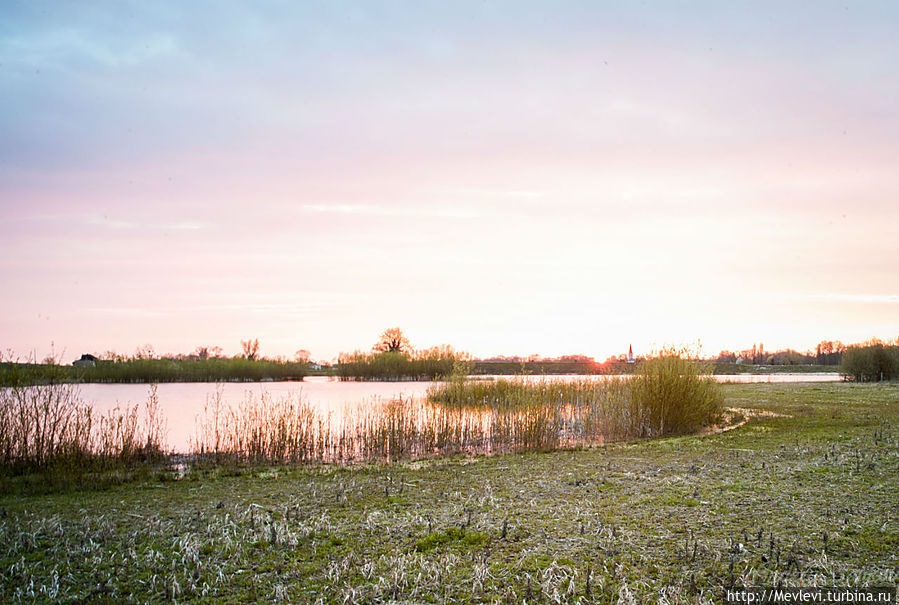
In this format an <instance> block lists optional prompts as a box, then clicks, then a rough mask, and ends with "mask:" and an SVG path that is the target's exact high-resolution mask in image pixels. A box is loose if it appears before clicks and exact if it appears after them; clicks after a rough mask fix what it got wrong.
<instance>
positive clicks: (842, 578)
mask: <svg viewBox="0 0 899 605" xmlns="http://www.w3.org/2000/svg"><path fill="white" fill-rule="evenodd" d="M722 389H723V392H724V396H725V400H724V405H725V406H728V407H732V408H740V409H742V410H744V413H745V414H746V415H747V416H748V417H749V421H748V422H747V423H746V424H744V425H742V426H741V427H740V428H738V429H735V430H732V431H728V432H723V433H718V434H711V435H708V436H698V435H688V436H679V437H672V438H665V439H655V440H648V441H638V442H628V443H620V444H612V445H607V446H602V447H593V448H587V449H574V450H562V451H556V452H551V453H520V454H507V455H499V456H492V457H455V458H449V459H434V460H423V461H417V462H403V463H396V464H388V465H372V466H369V465H360V466H352V467H341V466H336V465H317V466H312V467H305V468H303V467H265V468H257V469H255V470H245V471H243V472H241V473H238V474H233V473H230V472H227V471H226V470H225V469H221V468H215V467H213V468H208V469H204V470H203V471H202V472H197V473H195V474H193V475H189V476H187V477H186V478H184V479H181V480H175V479H174V478H173V477H172V476H168V477H166V476H162V475H154V476H151V477H149V478H147V479H146V480H144V481H141V482H137V483H132V484H129V485H120V486H115V487H111V488H110V489H108V490H106V491H94V492H82V493H63V494H53V495H47V496H40V497H36V496H27V497H26V496H18V497H17V496H11V495H8V494H7V495H2V496H0V601H3V602H16V601H25V602H45V601H76V600H87V601H93V600H101V601H103V600H105V601H108V602H121V601H141V602H144V601H154V602H159V601H171V600H177V601H179V602H180V601H191V602H207V603H219V602H226V603H227V602H233V603H236V602H248V601H287V602H299V603H315V602H319V599H321V601H322V602H325V603H378V602H385V603H386V602H409V603H413V602H414V603H421V602H424V603H428V602H440V603H443V602H483V603H495V602H500V603H503V602H507V603H519V602H522V601H523V600H527V602H528V603H539V602H546V603H555V602H561V603H577V602H581V603H593V602H595V603H618V602H622V603H629V602H633V603H657V602H666V603H719V602H721V600H722V590H723V588H724V587H727V586H731V585H734V586H741V585H772V584H777V583H783V584H784V585H786V586H793V585H801V586H834V585H837V586H839V585H854V586H865V585H884V584H886V585H895V583H896V579H897V576H899V551H897V548H896V545H897V543H899V517H897V508H896V504H897V499H896V486H897V485H899V431H897V428H899V385H896V384H850V383H826V384H825V383H819V384H747V385H725V386H723V387H722ZM588 586H589V588H588Z"/></svg>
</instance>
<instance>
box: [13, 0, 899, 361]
mask: <svg viewBox="0 0 899 605" xmlns="http://www.w3.org/2000/svg"><path fill="white" fill-rule="evenodd" d="M2 13H3V18H2V19H0V90H2V91H3V92H2V94H0V216H2V220H0V242H2V246H3V255H2V256H0V292H2V293H0V349H2V350H3V351H5V355H6V356H7V357H8V356H11V355H12V356H19V357H24V356H28V355H30V354H35V355H36V356H37V357H38V358H41V357H42V356H43V355H45V354H47V353H49V352H50V351H51V348H52V350H53V351H55V353H56V354H61V355H62V356H63V358H64V360H66V361H68V360H70V359H75V358H77V357H79V356H80V354H81V353H86V352H91V353H94V354H100V353H103V352H105V351H108V350H115V351H118V352H119V353H124V354H131V353H133V352H134V350H135V349H136V348H137V347H142V346H145V345H151V346H152V347H153V348H154V350H155V351H156V352H157V353H160V354H162V353H188V352H190V351H192V350H194V349H195V348H196V347H198V346H220V347H222V349H223V350H224V352H225V353H226V354H236V353H238V352H239V351H240V341H241V340H245V339H249V338H258V339H259V342H260V352H261V354H263V355H268V356H275V355H284V356H287V357H292V356H293V354H294V352H295V351H297V350H298V349H306V350H309V351H310V352H311V353H312V357H313V358H314V359H322V360H329V359H333V358H334V357H335V356H336V355H337V354H338V353H339V352H341V351H352V350H355V349H361V350H368V349H369V348H370V347H371V346H372V344H374V342H375V341H376V340H377V337H378V335H379V334H380V333H381V332H382V331H383V330H384V329H386V328H389V327H392V326H400V327H401V328H402V329H403V330H404V332H405V333H406V334H407V335H408V337H409V339H410V340H411V342H412V344H413V345H414V346H418V347H426V346H431V345H437V344H443V343H447V344H451V345H453V346H455V347H456V348H457V349H462V350H465V351H469V352H470V353H472V354H473V355H475V356H480V357H487V356H492V355H531V354H539V355H544V356H556V355H564V354H585V355H591V356H595V357H597V358H598V359H605V358H606V357H607V356H610V355H617V354H620V353H623V352H625V351H627V348H628V345H630V344H633V347H634V351H635V353H637V354H642V353H645V352H649V351H652V350H657V349H659V348H661V347H663V346H668V345H674V346H684V345H687V346H691V347H694V348H695V347H697V346H701V347H702V352H703V353H704V354H715V353H717V352H718V351H720V350H722V349H735V350H739V349H745V348H749V347H751V346H752V344H753V343H758V342H762V343H764V345H765V348H766V349H768V350H775V349H778V348H786V347H791V348H796V349H800V350H803V349H806V348H814V346H815V344H816V343H818V342H819V341H821V340H825V339H826V340H841V341H843V342H846V343H851V342H858V341H862V340H865V339H868V338H871V337H879V338H882V339H895V338H896V337H899V178H897V174H899V172H897V166H899V4H897V3H895V2H891V1H889V2H888V1H883V2H873V1H872V2H828V1H814V2H811V1H809V2H790V3H784V2H757V1H754V2H736V1H735V2H726V3H723V2H678V1H672V2H640V3H638V2H628V3H620V2H600V1H596V2H565V1H562V2H529V1H524V0H514V1H509V2H497V1H493V0H484V1H478V2H467V1H461V2H428V1H418V0H417V1H415V2H411V1H405V2H384V1H379V0H373V1H369V0H366V1H360V2H341V1H321V2H315V1H309V2H302V3H298V2H256V3H246V2H228V1H215V2H189V3H186V2H166V1H159V2H120V1H116V2H78V3H60V2H41V1H27V2H18V1H13V0H3V2H2Z"/></svg>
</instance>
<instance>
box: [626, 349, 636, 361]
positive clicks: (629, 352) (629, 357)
mask: <svg viewBox="0 0 899 605" xmlns="http://www.w3.org/2000/svg"><path fill="white" fill-rule="evenodd" d="M627 362H628V363H637V360H636V359H634V345H628V347H627Z"/></svg>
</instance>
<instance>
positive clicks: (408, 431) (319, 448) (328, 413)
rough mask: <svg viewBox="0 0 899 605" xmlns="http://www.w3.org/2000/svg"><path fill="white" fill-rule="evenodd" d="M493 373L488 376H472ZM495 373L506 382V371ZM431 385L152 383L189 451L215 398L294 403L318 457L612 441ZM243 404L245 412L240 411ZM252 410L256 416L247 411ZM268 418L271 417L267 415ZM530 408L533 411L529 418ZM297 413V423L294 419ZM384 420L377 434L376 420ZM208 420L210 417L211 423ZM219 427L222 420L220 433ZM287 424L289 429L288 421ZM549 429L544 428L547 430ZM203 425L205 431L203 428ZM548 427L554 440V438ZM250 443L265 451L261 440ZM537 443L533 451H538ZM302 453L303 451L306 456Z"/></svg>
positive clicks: (225, 407) (826, 377)
mask: <svg viewBox="0 0 899 605" xmlns="http://www.w3.org/2000/svg"><path fill="white" fill-rule="evenodd" d="M477 378H478V379H492V378H494V377H477ZM499 378H512V377H509V376H504V377H499ZM584 379H590V380H595V381H605V380H608V379H609V377H606V376H529V377H525V380H528V381H537V380H550V381H562V382H568V381H574V380H584ZM715 379H716V380H718V381H721V382H742V383H751V382H775V383H789V382H821V381H836V380H840V377H839V375H836V374H768V375H752V374H740V375H728V376H724V375H720V376H715ZM434 384H436V383H434V382H338V381H336V380H331V379H329V378H326V377H307V378H306V380H305V381H303V382H301V383H297V382H269V383H223V384H219V385H213V384H209V383H163V384H160V385H158V391H157V395H158V398H159V403H160V408H161V410H162V412H163V414H164V415H165V417H166V418H167V422H168V431H167V442H168V445H169V447H171V448H174V449H175V450H177V451H179V452H188V451H190V450H191V449H192V448H193V447H194V446H196V445H205V446H206V447H207V449H208V448H210V447H213V446H214V440H213V442H212V443H210V442H206V443H205V444H204V443H202V441H203V439H204V438H205V437H204V435H206V436H208V434H209V428H208V426H206V427H205V428H204V421H206V420H208V419H207V418H206V416H208V413H209V408H210V406H211V405H213V404H215V403H216V401H217V402H218V405H219V406H220V409H219V420H220V422H222V423H226V422H231V423H232V424H234V423H239V422H242V423H243V424H241V425H239V426H237V425H236V427H235V428H239V427H247V426H249V425H250V423H251V422H253V421H254V420H253V419H254V418H255V421H258V422H264V423H272V422H275V421H276V418H274V416H272V414H274V412H276V411H277V410H274V409H272V408H273V407H276V406H277V405H287V403H284V402H290V403H291V404H292V405H294V406H300V405H302V406H303V407H302V408H299V407H295V408H294V410H293V411H294V412H295V413H296V415H298V416H297V418H296V419H295V422H297V423H298V424H297V425H296V427H299V428H300V429H302V430H301V434H302V436H303V441H302V443H299V442H296V443H294V445H295V446H296V448H297V454H296V455H297V456H299V457H310V456H322V455H325V454H326V457H328V458H333V459H337V460H357V459H359V457H360V456H362V455H363V453H364V452H366V451H369V452H377V453H378V454H379V455H380V456H383V457H384V458H391V457H395V456H398V455H402V456H409V455H414V456H425V455H428V454H430V453H435V451H434V450H435V449H441V448H442V449H443V450H445V451H448V452H453V451H459V452H461V451H478V452H485V453H494V452H496V451H498V450H509V449H515V448H517V447H520V446H522V444H529V445H531V446H538V445H539V444H541V443H545V444H551V443H553V440H554V439H556V443H555V446H556V447H564V446H568V445H576V444H578V443H580V442H582V441H584V440H592V441H596V440H598V439H601V438H602V437H603V436H605V437H607V438H609V437H611V436H610V435H608V434H607V433H603V430H607V427H603V426H602V423H601V422H600V419H598V418H593V417H590V416H585V415H584V414H580V413H575V411H574V410H573V409H566V408H564V407H561V408H558V409H556V410H553V411H552V414H553V416H552V417H551V418H550V417H539V416H536V415H535V414H536V412H535V411H530V412H527V413H523V412H518V416H515V415H513V414H511V413H505V415H503V414H499V413H497V412H485V411H475V410H447V409H443V408H438V407H436V406H433V405H431V404H429V403H428V402H427V401H426V394H427V391H428V388H429V387H431V386H433V385H434ZM80 389H81V395H82V398H83V399H84V400H85V402H87V403H90V404H91V405H92V406H93V407H94V409H95V411H97V412H100V413H103V412H107V411H109V410H111V409H112V408H114V407H115V406H116V405H127V404H131V405H134V404H143V403H144V402H145V401H146V400H147V396H148V391H149V387H148V385H136V384H85V385H82V386H81V387H80ZM241 406H243V408H244V416H245V417H242V416H240V410H241ZM253 414H255V416H253ZM266 414H269V415H268V416H266ZM528 414H529V415H528ZM301 418H302V419H303V420H302V422H301V420H300V419H301ZM384 419H386V421H387V424H385V425H384V426H383V430H375V426H374V423H376V422H383V421H384ZM207 424H208V423H207ZM224 428H225V425H224V424H223V425H222V430H224ZM284 428H285V429H287V428H291V427H284ZM544 429H545V430H544ZM204 430H205V433H204ZM547 431H549V432H553V433H554V434H556V435H558V438H555V437H551V435H550V434H549V433H548V432H547ZM254 446H255V447H258V448H261V449H265V448H271V447H275V446H273V445H271V444H269V445H265V444H263V443H261V439H260V438H258V436H257V439H256V441H255V442H254ZM538 449H539V448H538ZM303 452H305V453H303Z"/></svg>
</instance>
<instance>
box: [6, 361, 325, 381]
mask: <svg viewBox="0 0 899 605" xmlns="http://www.w3.org/2000/svg"><path fill="white" fill-rule="evenodd" d="M308 374H309V365H308V364H307V363H305V362H292V361H275V360H269V359H256V360H250V359H244V358H213V359H202V360H195V359H124V360H116V361H106V360H98V361H97V362H96V365H95V366H93V367H75V366H65V365H58V364H55V363H53V364H50V363H45V364H36V363H17V362H9V361H7V362H2V363H0V384H2V385H10V386H14V385H16V384H19V383H21V382H22V379H23V376H27V379H28V380H29V381H30V382H31V383H45V384H46V383H52V382H112V383H148V384H150V383H160V382H243V381H257V382H258V381H262V380H302V379H303V378H304V377H305V376H306V375H308Z"/></svg>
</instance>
